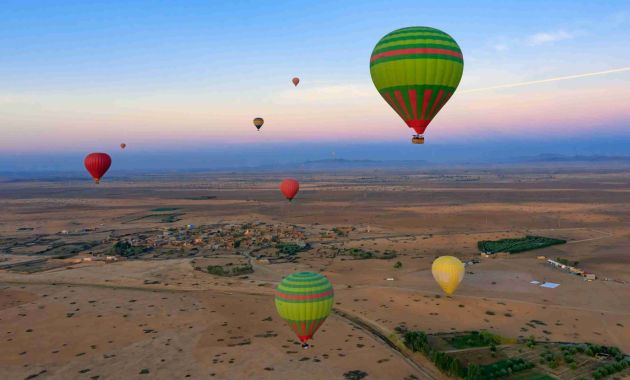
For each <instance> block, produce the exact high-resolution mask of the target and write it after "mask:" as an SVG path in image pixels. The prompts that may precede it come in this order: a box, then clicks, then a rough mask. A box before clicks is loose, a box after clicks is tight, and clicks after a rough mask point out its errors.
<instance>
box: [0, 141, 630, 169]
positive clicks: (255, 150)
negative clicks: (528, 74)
mask: <svg viewBox="0 0 630 380" xmlns="http://www.w3.org/2000/svg"><path fill="white" fill-rule="evenodd" d="M87 153H89V151H80V150H74V151H68V152H63V153H59V152H55V153H40V154H35V153H14V154H7V153H0V172H5V173H11V172H79V171H80V172H83V171H84V167H83V158H84V156H85V155H86V154H87ZM109 153H110V154H111V156H112V159H113V165H112V168H111V170H110V172H109V173H108V176H116V173H117V172H118V173H121V172H124V173H127V174H128V172H129V171H133V170H145V171H162V170H163V171H173V170H175V171H177V170H179V171H186V170H217V169H219V170H220V169H244V168H255V167H261V168H265V167H266V168H273V167H274V166H278V165H289V166H290V165H297V164H300V163H304V162H308V161H318V160H330V159H344V160H371V161H415V162H418V163H419V165H418V169H419V170H420V169H422V164H424V163H426V164H438V165H455V164H483V165H487V164H509V163H515V162H523V161H527V160H528V159H530V158H536V157H539V156H545V155H557V156H565V157H573V156H581V157H589V156H590V157H595V156H608V157H618V156H619V157H630V138H626V137H623V136H621V137H619V136H608V137H597V136H584V137H583V138H571V139H544V138H540V137H539V138H530V139H513V140H504V139H496V140H494V141H492V140H486V141H477V142H475V141H472V142H466V141H462V142H459V143H453V142H451V143H445V142H429V143H427V144H425V145H424V146H421V147H418V146H417V145H411V144H408V143H407V141H404V142H392V141H386V142H369V143H306V144H294V143H285V144H256V145H240V144H229V145H225V144H224V145H208V146H205V147H202V146H199V145H197V146H192V147H189V148H185V147H172V148H171V149H165V148H161V149H156V150H149V149H146V148H145V149H138V150H136V149H135V147H133V146H130V147H128V148H127V149H125V150H121V149H120V148H119V147H112V149H111V150H109ZM532 165H533V164H532Z"/></svg>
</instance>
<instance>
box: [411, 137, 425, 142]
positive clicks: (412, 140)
mask: <svg viewBox="0 0 630 380" xmlns="http://www.w3.org/2000/svg"><path fill="white" fill-rule="evenodd" d="M411 143H412V144H424V136H421V135H415V136H413V137H411Z"/></svg>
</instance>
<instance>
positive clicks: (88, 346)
mask: <svg viewBox="0 0 630 380" xmlns="http://www.w3.org/2000/svg"><path fill="white" fill-rule="evenodd" d="M293 176H295V177H297V178H300V179H301V180H302V182H303V185H302V190H301V192H300V194H299V195H298V198H297V199H296V200H295V201H294V202H293V203H291V204H288V203H287V202H285V201H283V200H282V198H281V197H280V196H279V194H278V191H277V189H276V185H277V183H276V179H277V178H279V177H280V176H279V175H276V174H269V175H262V174H257V175H247V176H244V177H239V176H238V175H227V174H225V175H209V174H208V175H202V174H199V175H191V176H188V177H186V176H183V177H178V178H169V177H158V178H141V179H139V180H137V181H130V180H117V181H104V182H103V184H102V185H100V186H98V187H96V186H94V185H92V184H91V183H89V181H87V180H86V181H84V182H81V181H63V182H32V183H30V182H5V183H0V210H2V212H1V213H0V237H1V238H2V239H13V238H29V237H32V236H35V235H41V236H50V235H51V234H57V233H58V232H60V231H62V230H77V229H85V228H87V229H90V231H89V232H86V233H83V234H80V235H77V236H76V237H75V236H70V237H68V238H67V239H71V238H72V239H76V241H87V240H90V239H92V240H100V239H104V237H105V236H107V235H109V234H110V233H114V234H117V236H118V235H124V234H133V233H138V232H140V231H150V230H155V229H162V228H164V227H170V226H177V227H179V226H184V225H186V224H195V225H204V224H212V223H223V222H235V223H239V222H240V223H243V222H256V221H264V222H267V223H271V224H274V223H290V224H296V225H299V226H303V227H305V228H306V229H315V228H332V227H335V226H354V227H355V231H353V232H351V233H350V234H349V236H347V237H338V238H331V239H328V240H326V239H324V238H321V239H320V238H312V239H309V242H310V243H311V245H312V246H313V248H314V249H311V250H310V251H307V252H303V253H300V258H299V260H298V262H296V263H282V264H271V265H259V264H258V265H255V266H254V269H255V272H254V273H253V274H249V275H248V276H246V278H245V277H233V278H219V277H214V276H211V275H209V274H207V273H203V272H201V271H197V270H194V268H193V265H192V264H191V262H192V260H193V258H188V257H182V258H174V259H169V260H130V261H120V262H117V263H113V264H105V263H103V262H84V263H80V264H72V265H71V266H66V267H59V268H55V269H50V270H46V271H40V272H36V273H31V274H24V273H16V272H12V271H9V270H0V337H1V338H2V339H3V343H4V344H2V345H0V378H3V379H4V378H7V379H24V378H27V377H28V376H34V375H37V376H34V377H31V378H32V379H40V378H42V379H44V378H50V379H71V378H77V379H88V378H91V379H133V378H142V379H144V378H161V379H172V378H192V379H198V378H204V379H205V378H218V379H243V378H256V379H266V378H267V379H284V378H312V379H334V378H339V379H341V378H343V376H342V374H343V373H345V372H347V371H350V370H362V371H365V372H367V373H368V377H367V379H404V378H409V376H411V375H414V376H416V377H417V378H432V377H433V378H435V377H439V375H437V374H436V370H435V368H433V367H432V365H430V364H429V363H427V362H426V361H423V359H422V358H415V360H416V365H414V364H413V363H410V362H409V361H408V360H406V359H405V358H404V357H403V356H402V355H401V354H400V353H398V352H396V351H395V350H393V349H391V348H389V347H388V346H387V345H385V344H384V343H383V342H382V341H380V340H379V339H377V338H376V337H374V336H373V335H372V334H371V333H369V332H368V331H365V330H363V329H360V328H358V327H356V326H354V325H352V324H351V323H350V322H349V321H348V320H346V319H344V318H342V317H340V316H336V315H333V316H331V317H330V318H329V320H328V321H327V322H326V323H325V324H324V326H323V327H322V329H321V330H320V331H319V332H318V334H317V335H316V337H315V339H314V341H313V347H312V348H311V349H310V350H306V351H304V350H302V349H300V347H299V345H297V343H296V339H295V338H294V336H293V335H292V332H291V331H290V330H289V329H288V328H287V327H286V326H285V325H284V322H282V321H281V320H280V319H279V317H277V315H276V313H275V309H274V305H273V288H274V286H275V284H276V283H277V282H278V281H279V280H280V279H281V278H282V276H284V275H287V274H288V273H291V272H292V271H296V270H314V271H322V272H323V273H324V274H325V275H326V276H328V277H329V278H330V280H331V281H332V282H333V284H334V286H335V292H336V305H335V307H336V308H337V309H338V310H340V311H343V312H347V313H349V314H351V315H355V316H357V317H360V318H361V319H363V320H364V321H366V322H368V323H370V324H373V325H374V326H377V327H378V328H379V329H381V330H382V331H385V332H391V331H392V330H393V329H394V327H396V326H398V325H400V324H405V325H406V326H408V327H411V328H417V329H421V330H425V331H427V332H445V331H454V330H468V329H488V330H491V331H493V332H495V333H498V334H501V335H504V336H510V337H518V336H525V337H527V336H529V335H534V336H535V337H536V338H537V339H540V340H546V339H548V340H551V341H575V342H582V341H588V342H593V343H599V344H607V345H615V346H618V347H619V348H621V349H622V350H624V351H625V352H627V353H628V352H630V328H629V327H630V269H628V268H630V266H629V265H628V264H630V251H629V250H628V247H630V245H629V243H628V242H629V241H630V224H629V223H628V221H629V220H630V191H629V190H628V189H630V173H628V172H623V171H620V172H614V171H609V172H602V173H589V172H557V173H551V174H550V173H547V172H545V173H535V172H522V173H519V172H515V171H510V172H507V173H489V172H487V171H483V172H480V173H471V172H466V173H453V174H452V175H439V174H417V173H393V174H392V173H374V172H370V173H346V174H344V175H338V176H335V177H326V176H323V175H319V174H317V173H294V174H293ZM243 178H246V179H243ZM471 178H472V180H471ZM462 179H466V180H462ZM213 197H216V198H213ZM165 207H166V208H174V209H177V214H178V216H177V218H178V219H179V220H177V221H175V222H172V223H163V222H160V220H159V218H157V219H156V218H146V217H145V216H146V215H148V214H151V213H152V211H151V210H153V209H156V208H165ZM19 228H32V230H19V231H18V229H19ZM525 234H539V235H544V236H549V237H555V238H562V239H566V240H567V241H568V244H565V245H559V246H554V247H549V248H545V249H542V250H537V251H532V252H526V253H521V254H517V255H512V256H511V257H505V258H503V257H497V258H494V259H480V260H481V261H480V263H478V264H474V265H472V266H470V267H467V271H468V274H467V275H466V277H465V279H464V281H463V283H462V285H461V286H460V289H459V290H458V292H457V293H456V294H455V295H454V296H453V297H452V298H447V297H445V296H443V295H442V294H441V292H440V291H439V288H438V287H437V285H436V284H435V283H434V282H433V279H432V277H431V274H430V265H431V262H432V260H433V259H434V258H435V257H437V256H439V255H444V254H451V255H455V256H458V257H460V258H462V259H465V260H469V259H472V258H479V253H478V250H477V247H476V244H477V241H479V240H484V239H497V238H503V237H518V236H523V235H525ZM54 236H58V235H54ZM46 244H47V243H46V242H42V243H41V246H45V245H46ZM322 245H327V246H333V247H336V248H339V249H345V248H362V249H364V250H370V251H375V252H376V251H378V252H384V251H386V250H395V251H396V252H397V255H398V256H397V257H396V258H394V259H389V260H381V259H369V260H352V259H351V258H350V257H348V256H337V257H335V258H331V257H320V256H319V255H318V254H317V248H318V247H321V246H322ZM34 247H35V246H29V247H20V249H21V250H18V249H17V248H16V250H14V251H13V252H12V253H13V255H9V254H7V253H6V252H5V253H2V254H0V259H2V258H3V257H4V258H10V259H11V260H14V259H16V257H17V258H23V257H29V258H30V257H32V256H26V255H31V254H33V252H36V251H37V249H36V248H34ZM37 247H39V245H37ZM18 253H19V255H18ZM86 254H87V252H81V253H80V255H86ZM540 255H545V256H547V257H549V258H556V257H561V258H566V259H568V260H571V261H579V263H580V267H581V268H584V269H586V270H588V271H590V272H593V273H595V274H597V275H598V277H599V278H600V279H598V280H596V281H593V282H586V281H584V280H582V279H581V278H579V277H576V276H572V275H569V274H567V273H564V272H560V271H557V270H555V269H552V268H551V267H549V266H547V265H545V264H544V260H539V259H537V256H540ZM239 259H240V260H242V259H243V257H242V256H239V257H237V258H236V259H235V260H234V261H238V260H239ZM197 260H200V261H199V262H201V263H204V265H205V263H207V262H210V261H208V260H207V259H197ZM204 260H205V261H204ZM396 261H400V262H401V263H402V267H401V268H400V269H394V268H393V264H394V263H395V262H396ZM0 264H1V263H0ZM387 278H394V280H393V281H388V280H386V279H387ZM603 278H607V279H610V281H604V280H602V279H603ZM533 280H537V281H551V282H556V283H559V284H560V287H558V288H557V289H544V288H540V287H538V286H535V285H533V284H531V283H530V281H533ZM613 280H616V281H613ZM624 282H625V283H624ZM533 320H535V321H538V322H541V323H533V322H532V321H533ZM418 365H419V366H421V367H423V368H424V369H423V370H419V369H418V367H417V366H418ZM143 370H146V371H148V373H141V372H143ZM146 371H144V372H146Z"/></svg>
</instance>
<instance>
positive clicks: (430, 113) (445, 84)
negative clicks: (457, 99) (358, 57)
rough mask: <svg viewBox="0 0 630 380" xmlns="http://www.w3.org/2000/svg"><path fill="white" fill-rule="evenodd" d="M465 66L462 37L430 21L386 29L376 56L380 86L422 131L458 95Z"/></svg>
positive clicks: (376, 78) (376, 79)
mask: <svg viewBox="0 0 630 380" xmlns="http://www.w3.org/2000/svg"><path fill="white" fill-rule="evenodd" d="M463 71H464V56H463V55H462V51H461V49H460V48H459V45H457V42H455V40H454V39H453V38H452V37H451V36H449V35H448V34H446V33H444V32H442V31H441V30H438V29H435V28H429V27H425V26H414V27H409V28H402V29H398V30H394V31H393V32H391V33H389V34H387V35H385V37H383V38H381V40H380V41H378V43H377V44H376V46H375V47H374V51H372V56H371V58H370V74H371V75H372V81H373V82H374V86H376V89H377V90H378V92H379V93H380V94H381V96H382V97H383V98H384V99H385V101H387V103H388V104H389V105H390V106H391V107H392V108H393V109H394V110H395V111H396V113H398V115H399V116H400V117H401V118H402V119H403V120H404V121H405V123H407V125H408V126H409V128H412V129H413V130H415V131H416V133H417V134H419V135H420V134H423V133H424V131H425V129H426V128H427V126H428V125H429V123H431V120H433V118H434V117H435V115H436V114H437V113H438V112H439V111H440V109H441V108H442V107H444V104H446V102H448V100H449V99H450V97H451V96H452V95H453V93H454V92H455V89H457V86H458V85H459V81H460V80H461V79H462V73H463Z"/></svg>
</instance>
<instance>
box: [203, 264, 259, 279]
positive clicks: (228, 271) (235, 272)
mask: <svg viewBox="0 0 630 380" xmlns="http://www.w3.org/2000/svg"><path fill="white" fill-rule="evenodd" d="M208 273H210V274H213V275H216V276H223V277H231V276H240V275H243V274H249V273H254V268H252V266H251V265H249V264H245V265H235V266H226V267H223V266H222V265H208Z"/></svg>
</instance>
